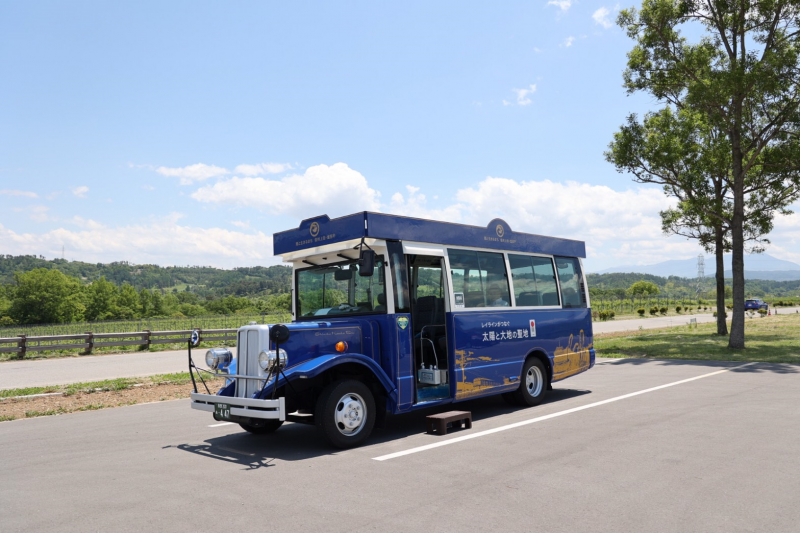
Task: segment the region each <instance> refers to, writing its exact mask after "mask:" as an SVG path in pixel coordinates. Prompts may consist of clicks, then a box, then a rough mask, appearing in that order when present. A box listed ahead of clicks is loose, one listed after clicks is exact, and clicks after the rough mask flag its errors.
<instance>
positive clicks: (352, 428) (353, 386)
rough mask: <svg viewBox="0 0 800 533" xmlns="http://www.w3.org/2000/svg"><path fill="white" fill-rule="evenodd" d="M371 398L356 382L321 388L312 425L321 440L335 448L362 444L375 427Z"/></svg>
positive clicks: (347, 381) (372, 398) (345, 382)
mask: <svg viewBox="0 0 800 533" xmlns="http://www.w3.org/2000/svg"><path fill="white" fill-rule="evenodd" d="M375 414H376V413H375V398H374V396H373V395H372V391H370V390H369V387H367V386H366V385H364V384H363V383H362V382H360V381H356V380H353V379H343V380H339V381H335V382H333V383H331V384H330V385H328V386H327V387H325V389H324V390H323V391H322V394H320V396H319V398H318V399H317V406H316V409H315V412H314V421H315V422H316V424H317V428H318V429H319V431H320V433H321V434H322V436H323V437H324V438H325V440H327V441H328V442H329V443H331V444H332V445H333V446H335V447H337V448H342V449H345V448H353V447H355V446H358V445H360V444H361V443H363V442H364V441H365V440H367V438H369V436H370V433H372V428H373V427H374V426H375Z"/></svg>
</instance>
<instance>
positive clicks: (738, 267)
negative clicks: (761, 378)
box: [728, 109, 744, 350]
mask: <svg viewBox="0 0 800 533" xmlns="http://www.w3.org/2000/svg"><path fill="white" fill-rule="evenodd" d="M739 112H740V114H739V116H741V109H739ZM730 137H731V146H732V154H731V155H732V156H733V157H732V163H733V219H732V220H731V251H732V252H733V265H732V266H733V316H732V317H731V336H730V339H729V340H728V348H733V349H736V350H742V349H744V168H743V166H742V150H741V137H740V130H739V124H738V121H737V124H736V125H735V126H734V127H733V128H732V131H731V136H730Z"/></svg>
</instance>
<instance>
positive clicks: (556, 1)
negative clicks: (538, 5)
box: [547, 0, 572, 13]
mask: <svg viewBox="0 0 800 533" xmlns="http://www.w3.org/2000/svg"><path fill="white" fill-rule="evenodd" d="M547 5H548V6H556V7H557V8H559V9H560V10H561V12H562V13H566V12H567V11H569V8H570V7H571V6H572V0H550V1H549V2H547Z"/></svg>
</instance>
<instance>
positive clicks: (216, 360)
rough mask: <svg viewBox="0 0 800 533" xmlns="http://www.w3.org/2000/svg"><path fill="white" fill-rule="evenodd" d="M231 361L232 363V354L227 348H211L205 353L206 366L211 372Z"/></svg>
mask: <svg viewBox="0 0 800 533" xmlns="http://www.w3.org/2000/svg"><path fill="white" fill-rule="evenodd" d="M231 361H233V354H232V353H231V351H230V350H228V349H227V348H212V349H210V350H209V351H207V352H206V364H207V365H208V366H209V368H211V369H213V370H216V369H217V368H219V367H220V366H226V365H228V364H230V362H231Z"/></svg>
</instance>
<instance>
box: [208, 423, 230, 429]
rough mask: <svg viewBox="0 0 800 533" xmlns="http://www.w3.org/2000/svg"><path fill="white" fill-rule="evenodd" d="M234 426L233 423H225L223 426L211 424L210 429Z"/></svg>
mask: <svg viewBox="0 0 800 533" xmlns="http://www.w3.org/2000/svg"><path fill="white" fill-rule="evenodd" d="M232 424H233V422H223V423H222V424H211V425H210V426H208V427H210V428H218V427H220V426H230V425H232Z"/></svg>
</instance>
